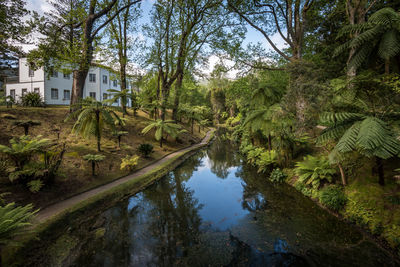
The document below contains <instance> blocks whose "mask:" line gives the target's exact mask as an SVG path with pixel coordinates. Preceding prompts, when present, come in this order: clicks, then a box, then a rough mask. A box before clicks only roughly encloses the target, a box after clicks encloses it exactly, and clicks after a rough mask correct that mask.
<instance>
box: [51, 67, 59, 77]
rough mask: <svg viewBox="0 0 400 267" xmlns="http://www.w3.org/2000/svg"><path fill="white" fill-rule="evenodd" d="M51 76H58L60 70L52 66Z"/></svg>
mask: <svg viewBox="0 0 400 267" xmlns="http://www.w3.org/2000/svg"><path fill="white" fill-rule="evenodd" d="M50 76H51V77H55V78H57V77H58V71H55V70H54V68H53V67H51V68H50Z"/></svg>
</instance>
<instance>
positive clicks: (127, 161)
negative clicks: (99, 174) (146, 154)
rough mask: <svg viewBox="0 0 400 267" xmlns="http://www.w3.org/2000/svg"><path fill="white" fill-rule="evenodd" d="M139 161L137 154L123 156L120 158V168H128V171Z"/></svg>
mask: <svg viewBox="0 0 400 267" xmlns="http://www.w3.org/2000/svg"><path fill="white" fill-rule="evenodd" d="M138 162H139V156H136V155H133V156H126V157H125V158H123V159H122V162H121V166H120V169H121V170H124V169H128V170H129V171H132V170H133V169H134V168H135V167H136V165H137V164H138Z"/></svg>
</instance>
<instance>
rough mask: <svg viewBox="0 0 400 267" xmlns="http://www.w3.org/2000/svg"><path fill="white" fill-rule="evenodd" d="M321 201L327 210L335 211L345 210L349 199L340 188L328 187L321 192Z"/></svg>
mask: <svg viewBox="0 0 400 267" xmlns="http://www.w3.org/2000/svg"><path fill="white" fill-rule="evenodd" d="M319 201H320V202H321V203H322V205H324V206H325V207H327V208H330V209H331V210H334V211H339V210H341V209H343V207H344V206H345V205H346V202H347V197H346V195H345V194H344V192H343V191H342V190H341V188H340V187H338V186H326V187H324V188H323V189H322V190H321V193H320V197H319Z"/></svg>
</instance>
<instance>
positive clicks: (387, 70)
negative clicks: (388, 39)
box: [385, 58, 390, 74]
mask: <svg viewBox="0 0 400 267" xmlns="http://www.w3.org/2000/svg"><path fill="white" fill-rule="evenodd" d="M389 73H390V59H389V58H387V59H385V74H389Z"/></svg>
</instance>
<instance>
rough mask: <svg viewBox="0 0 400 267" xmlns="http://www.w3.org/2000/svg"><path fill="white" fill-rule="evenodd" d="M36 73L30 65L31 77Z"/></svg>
mask: <svg viewBox="0 0 400 267" xmlns="http://www.w3.org/2000/svg"><path fill="white" fill-rule="evenodd" d="M34 75H35V71H34V70H33V69H32V68H31V67H29V77H33V76H34Z"/></svg>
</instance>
